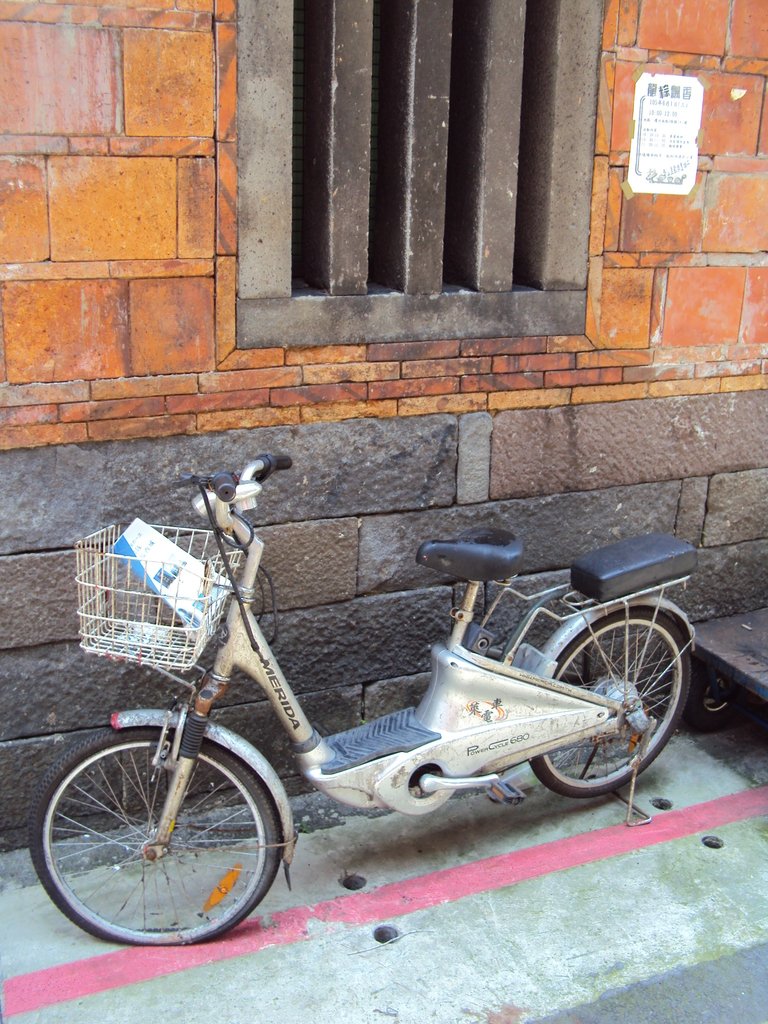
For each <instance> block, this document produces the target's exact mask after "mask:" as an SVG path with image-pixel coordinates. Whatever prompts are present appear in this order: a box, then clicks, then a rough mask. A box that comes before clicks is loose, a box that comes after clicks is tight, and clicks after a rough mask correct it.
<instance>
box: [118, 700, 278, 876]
mask: <svg viewBox="0 0 768 1024" xmlns="http://www.w3.org/2000/svg"><path fill="white" fill-rule="evenodd" d="M166 715H167V712H166V711H163V710H162V709H161V708H137V709H135V710H131V711H116V712H115V713H114V714H113V715H112V718H111V719H110V721H111V725H112V728H113V729H136V728H139V727H141V726H147V725H149V726H156V727H158V728H162V726H163V724H164V723H165V719H166ZM178 720H179V716H178V712H174V713H173V715H171V722H170V724H171V725H172V726H176V725H177V724H178ZM205 738H206V739H207V740H210V741H211V743H215V744H216V745H217V746H219V747H223V749H224V750H228V751H229V752H230V753H231V754H234V756H235V757H238V758H240V760H241V761H244V762H245V763H246V764H247V765H248V767H249V768H250V769H251V770H252V771H253V772H255V774H256V775H258V776H259V778H260V779H261V781H262V782H263V783H264V785H265V786H266V787H267V789H268V790H269V793H270V796H271V797H272V800H273V801H274V804H275V807H276V808H277V813H278V815H279V817H280V824H281V827H282V830H283V841H284V842H285V843H286V845H285V846H284V848H283V860H284V861H285V862H286V864H290V863H291V861H292V860H293V853H294V849H295V847H296V843H295V835H296V831H295V829H294V827H293V811H292V810H291V805H290V803H289V802H288V795H287V793H286V792H285V787H284V786H283V784H282V782H281V781H280V779H279V777H278V775H277V772H276V771H275V769H274V768H273V767H272V765H271V764H270V763H269V761H268V760H267V759H266V757H264V755H263V754H262V753H261V752H260V751H258V750H257V749H256V747H254V746H253V744H252V743H249V742H248V740H245V739H243V737H242V736H238V734H237V733H236V732H232V730H231V729H227V727H226V726H224V725H218V724H217V723H216V722H210V721H209V722H208V724H207V726H206V728H205Z"/></svg>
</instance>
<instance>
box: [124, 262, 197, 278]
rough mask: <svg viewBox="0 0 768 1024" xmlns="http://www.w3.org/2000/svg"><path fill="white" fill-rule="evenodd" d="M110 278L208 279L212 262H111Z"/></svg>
mask: <svg viewBox="0 0 768 1024" xmlns="http://www.w3.org/2000/svg"><path fill="white" fill-rule="evenodd" d="M108 267H109V276H110V277H129V278H133V277H209V276H212V275H213V260H212V259H211V260H111V261H110V262H109V264H108Z"/></svg>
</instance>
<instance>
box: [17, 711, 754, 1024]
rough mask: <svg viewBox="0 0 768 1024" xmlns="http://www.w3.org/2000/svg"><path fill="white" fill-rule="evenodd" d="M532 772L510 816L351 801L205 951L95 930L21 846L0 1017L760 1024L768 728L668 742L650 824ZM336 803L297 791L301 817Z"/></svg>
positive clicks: (326, 1023)
mask: <svg viewBox="0 0 768 1024" xmlns="http://www.w3.org/2000/svg"><path fill="white" fill-rule="evenodd" d="M526 786H529V787H530V788H529V796H528V799H527V800H526V802H525V803H524V804H523V805H522V806H521V807H519V808H504V807H499V806H498V805H495V804H492V803H490V802H489V801H488V800H487V799H486V798H485V797H469V798H464V799H456V798H454V799H453V800H451V801H450V802H449V803H448V804H447V805H446V807H444V808H443V809H442V810H441V811H438V812H436V813H435V814H434V815H432V816H426V817H424V818H419V819H406V818H400V817H395V816H393V815H383V816H379V817H375V818H367V817H364V816H350V817H344V812H343V810H342V809H340V813H337V812H334V813H333V816H332V820H335V821H339V822H342V823H341V824H338V825H335V826H334V827H330V828H320V829H317V830H315V831H311V832H309V833H308V834H302V835H301V838H300V841H299V845H298V849H297V854H296V860H295V864H294V869H293V872H292V878H293V891H292V892H289V891H288V889H287V888H286V886H285V884H284V882H283V880H282V878H281V877H280V876H278V879H277V880H276V882H275V885H274V887H273V889H272V891H271V892H270V893H269V895H268V896H267V898H266V900H265V901H264V903H262V905H261V906H260V907H259V908H258V909H257V911H256V913H255V914H254V915H253V916H252V918H251V919H249V921H247V922H245V923H244V924H243V925H241V926H240V927H239V928H237V929H235V931H233V932H232V933H230V935H229V936H227V937H225V938H224V939H221V940H219V941H218V942H214V943H211V944H209V945H206V946H196V947H185V948H174V949H171V950H166V949H146V948H135V947H134V948H125V947H117V946H110V945H107V944H105V943H103V942H99V941H98V940H96V939H93V938H91V937H89V936H88V935H86V934H84V933H81V932H80V931H79V930H78V929H77V928H76V927H75V926H74V925H71V924H70V923H69V922H68V921H67V920H66V919H65V918H64V917H62V915H61V914H59V912H58V911H57V910H56V909H55V908H54V907H53V905H52V904H51V903H50V902H49V900H48V898H47V897H46V895H45V894H44V892H43V891H42V889H41V888H40V887H39V886H38V885H37V884H36V882H35V881H34V876H33V875H31V874H30V872H31V867H30V866H29V862H28V859H27V858H26V855H24V854H10V855H6V856H5V857H3V858H0V871H2V891H1V892H0V936H2V938H0V943H2V947H1V948H2V970H3V978H4V990H3V992H4V1000H3V1014H4V1016H3V1019H4V1020H5V1021H6V1022H12V1024H31V1022H44V1024H49V1022H50V1024H53V1022H59V1021H61V1022H63V1021H67V1022H70V1021H77V1022H78V1024H112V1022H113V1021H114V1022H121V1024H122V1022H124V1021H126V1020H137V1019H139V1018H140V1017H156V1016H158V1015H159V1014H166V1013H169V1012H170V1013H173V1014H174V1016H175V1017H176V1019H178V1020H183V1021H185V1022H187V1024H189V1022H191V1024H196V1022H197V1021H203V1020H207V1019H208V1018H209V1017H211V1018H212V1019H214V1020H216V1022H217V1024H246V1022H250V1021H254V1020H256V1021H258V1022H259V1024H286V1022H288V1024H292V1022H299V1024H304V1022H310V1021H312V1022H318V1024H347V1022H349V1024H369V1022H370V1024H375V1022H377V1021H387V1020H390V1021H393V1022H400V1024H427V1022H434V1024H477V1022H480V1024H518V1022H520V1024H523V1022H530V1024H534V1022H536V1024H544V1022H545V1021H546V1022H552V1024H555V1022H557V1024H577V1022H578V1024H609V1022H610V1024H615V1022H617V1021H622V1020H626V1021H632V1022H633V1024H671V1022H675V1024H677V1022H683V1024H687V1022H690V1024H694V1022H695V1024H709V1022H712V1024H715V1022H717V1024H768V734H766V733H765V732H764V731H761V730H759V729H757V728H756V727H752V726H749V725H745V726H741V727H739V728H737V729H734V730H731V731H730V732H728V733H724V734H721V735H719V736H711V737H696V736H694V735H693V734H686V733H683V734H680V735H678V736H677V737H675V739H674V740H673V742H672V744H670V747H669V748H668V749H667V751H665V752H664V754H663V755H662V756H661V758H660V759H659V761H658V762H657V763H656V764H655V765H654V766H652V767H651V768H650V769H649V770H648V772H646V773H645V775H643V776H642V777H641V779H640V781H639V783H638V792H637V794H636V803H637V805H638V806H639V807H640V808H642V809H643V810H644V811H646V812H648V813H650V814H653V815H654V821H653V822H652V823H651V824H649V825H644V826H642V827H638V828H632V829H627V828H625V827H624V826H623V825H622V824H621V822H622V820H623V817H624V807H623V805H622V804H621V803H620V802H619V801H618V800H617V799H615V798H606V799H601V800H595V801H587V802H577V801H569V800H566V799H563V798H560V797H557V796H554V795H552V794H550V793H548V792H547V791H546V790H544V789H543V788H542V787H540V786H539V785H538V784H535V783H534V782H533V780H532V779H531V780H529V781H527V782H526ZM763 787H765V788H763ZM659 798H663V799H664V800H666V801H668V802H669V803H670V804H671V807H670V808H668V809H666V810H660V809H656V808H655V807H654V806H652V801H654V800H658V799H659ZM325 807H327V804H323V803H322V802H321V801H319V800H318V799H317V798H301V799H300V801H298V802H297V823H298V825H299V828H300V829H301V830H302V831H304V830H305V829H307V828H314V827H315V824H316V821H317V812H318V810H320V811H322V810H323V809H324V808H325ZM712 835H713V836H716V837H717V839H718V840H719V841H720V843H721V845H719V846H718V845H716V844H715V845H713V846H709V845H705V844H704V843H703V842H702V839H703V838H704V837H706V836H712ZM350 876H356V878H355V881H354V884H357V885H360V886H361V887H360V888H358V889H351V888H348V886H349V885H350V884H351V883H350ZM345 883H346V885H345ZM382 927H386V928H388V929H389V931H387V932H385V933H384V934H382V933H381V932H380V929H381V928H382ZM387 937H389V941H385V942H381V941H379V940H380V939H381V938H387Z"/></svg>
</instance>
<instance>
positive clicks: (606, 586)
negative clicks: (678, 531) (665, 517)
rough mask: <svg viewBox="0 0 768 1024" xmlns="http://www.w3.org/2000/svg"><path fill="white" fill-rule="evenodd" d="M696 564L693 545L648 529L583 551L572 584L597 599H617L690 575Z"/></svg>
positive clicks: (576, 563)
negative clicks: (639, 535) (643, 533)
mask: <svg viewBox="0 0 768 1024" xmlns="http://www.w3.org/2000/svg"><path fill="white" fill-rule="evenodd" d="M695 568H696V548H694V547H693V546H692V545H690V544H687V543H686V542H685V541H682V540H678V539H677V538H676V537H671V536H670V535H669V534H666V533H648V534H645V535H644V536H641V537H629V538H628V539H627V540H620V541H619V542H618V543H617V544H609V545H608V546H607V547H604V548H597V550H596V551H590V552H589V553H588V554H586V555H581V557H579V558H577V559H576V561H575V562H574V563H573V565H572V566H571V586H572V587H573V588H574V590H578V591H579V592H580V593H582V594H584V595H585V597H591V598H594V600H595V601H613V600H614V599H615V598H618V597H625V596H626V595H627V594H634V593H636V592H637V591H639V590H647V589H648V588H649V587H657V586H660V585H661V584H662V583H668V582H669V581H670V580H677V579H682V578H683V577H686V576H690V574H691V573H692V572H693V570H694V569H695Z"/></svg>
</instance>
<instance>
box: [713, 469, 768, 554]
mask: <svg viewBox="0 0 768 1024" xmlns="http://www.w3.org/2000/svg"><path fill="white" fill-rule="evenodd" d="M766 521H768V469H755V470H749V471H747V472H744V473H722V474H718V475H717V476H713V477H712V479H711V481H710V484H709V497H708V500H707V517H706V520H705V522H704V544H705V545H706V546H707V547H716V546H718V545H721V544H737V543H739V542H740V541H747V540H758V539H759V538H761V537H764V536H765V535H766V533H767V532H768V528H766Z"/></svg>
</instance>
